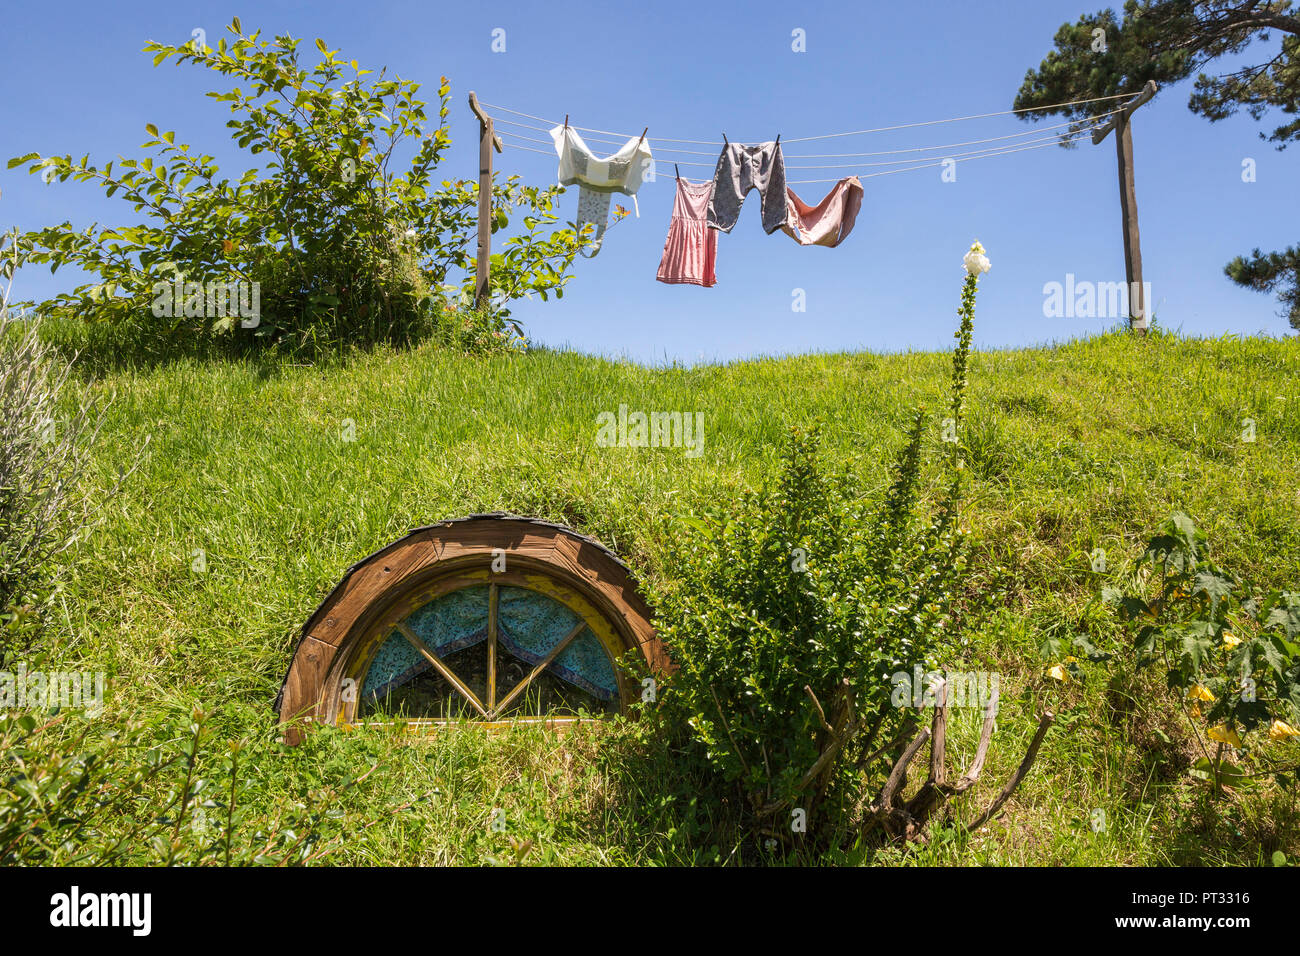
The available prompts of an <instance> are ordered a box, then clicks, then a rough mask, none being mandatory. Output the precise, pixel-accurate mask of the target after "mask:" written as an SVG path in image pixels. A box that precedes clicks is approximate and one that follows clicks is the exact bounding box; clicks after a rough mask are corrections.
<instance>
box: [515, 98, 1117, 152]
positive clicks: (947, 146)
mask: <svg viewBox="0 0 1300 956" xmlns="http://www.w3.org/2000/svg"><path fill="white" fill-rule="evenodd" d="M1123 111H1124V107H1122V106H1120V107H1117V108H1116V109H1113V110H1108V111H1106V112H1105V113H1101V114H1099V115H1097V116H1095V117H1092V118H1091V120H1089V121H1088V122H1090V123H1091V124H1093V125H1095V124H1096V123H1097V122H1099V121H1101V120H1104V119H1106V118H1107V117H1110V116H1113V115H1115V114H1116V113H1122V112H1123ZM498 122H500V123H505V124H508V125H510V126H519V127H522V128H524V129H530V130H536V131H538V132H543V133H549V132H550V130H549V129H545V128H543V127H541V126H533V125H531V124H528V123H516V122H514V121H513V120H507V119H499V118H498V117H493V123H494V124H495V123H498ZM1078 122H1079V121H1077V120H1071V121H1068V122H1065V123H1054V124H1052V125H1050V126H1036V127H1034V128H1033V129H1026V130H1021V131H1020V132H1018V133H1008V134H1006V135H1004V136H990V137H987V138H985V139H972V140H966V141H965V142H960V143H937V144H935V145H933V146H914V147H908V148H904V149H883V150H876V151H873V152H866V153H785V158H786V159H841V158H848V157H854V156H897V155H901V154H903V153H929V152H936V151H940V150H950V149H956V148H958V147H962V146H978V145H981V144H983V143H997V142H1002V141H1005V140H1011V139H1021V138H1023V137H1027V136H1035V135H1037V134H1039V133H1045V132H1048V131H1050V130H1056V129H1064V128H1066V127H1076V128H1078ZM575 128H577V127H575ZM1089 128H1091V127H1089ZM498 132H500V133H503V134H508V135H510V136H514V137H517V138H519V139H522V140H524V141H526V142H529V143H541V144H542V145H544V146H546V145H550V143H551V140H550V139H539V138H537V137H535V136H529V135H527V134H525V133H518V132H515V131H514V130H506V129H502V130H498ZM646 138H647V140H648V141H649V142H650V143H651V144H652V145H653V144H657V143H658V140H657V139H656V138H655V137H653V136H648V137H646ZM589 139H590V140H591V142H594V143H596V142H608V143H613V144H614V145H622V142H620V141H617V140H601V139H596V138H594V137H589ZM655 149H656V152H660V153H680V154H683V155H688V156H713V155H714V154H713V153H711V152H704V151H702V150H697V149H673V148H670V147H663V146H656V147H655ZM783 152H784V151H783ZM868 165H870V164H868Z"/></svg>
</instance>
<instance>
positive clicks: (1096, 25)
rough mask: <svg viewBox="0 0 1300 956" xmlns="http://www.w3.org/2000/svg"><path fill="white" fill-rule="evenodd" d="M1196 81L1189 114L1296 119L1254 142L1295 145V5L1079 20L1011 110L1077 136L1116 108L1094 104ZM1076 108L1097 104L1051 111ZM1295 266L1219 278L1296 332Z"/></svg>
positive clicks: (1217, 5) (1139, 1) (1245, 269)
mask: <svg viewBox="0 0 1300 956" xmlns="http://www.w3.org/2000/svg"><path fill="white" fill-rule="evenodd" d="M1278 36H1280V38H1281V43H1280V46H1275V45H1273V42H1274V38H1275V37H1278ZM1256 41H1259V45H1258V46H1256V45H1255V44H1256ZM1248 53H1249V54H1252V55H1250V56H1248V57H1247V59H1248V60H1250V61H1251V62H1250V63H1249V65H1246V66H1242V67H1241V68H1240V69H1237V70H1234V71H1232V72H1230V73H1226V74H1222V75H1218V76H1211V75H1208V74H1206V73H1204V72H1201V71H1202V70H1204V69H1205V68H1206V67H1207V66H1208V65H1209V64H1210V63H1211V62H1212V61H1214V60H1217V59H1219V58H1220V57H1223V56H1229V55H1239V54H1248ZM1256 53H1257V54H1258V55H1254V54H1256ZM1193 74H1196V83H1195V86H1194V88H1193V92H1192V95H1191V98H1190V100H1189V102H1188V107H1189V108H1190V109H1191V110H1192V112H1194V113H1197V114H1199V115H1201V116H1204V117H1205V118H1206V119H1208V120H1210V121H1211V122H1215V121H1218V120H1221V119H1226V118H1227V117H1229V116H1232V115H1233V114H1234V113H1236V112H1237V111H1238V110H1241V109H1244V110H1245V111H1246V112H1247V113H1249V114H1250V116H1251V117H1252V118H1254V119H1256V120H1262V119H1263V118H1264V115H1265V114H1266V113H1268V112H1269V111H1270V110H1279V111H1280V112H1281V113H1282V114H1283V115H1284V116H1286V117H1292V118H1291V119H1289V120H1288V121H1286V122H1282V123H1280V124H1279V125H1278V126H1276V127H1275V128H1274V129H1273V130H1272V131H1271V132H1269V133H1264V132H1261V133H1260V138H1261V139H1264V140H1265V141H1267V142H1271V143H1275V144H1276V145H1277V148H1278V149H1279V150H1281V149H1285V148H1286V147H1287V146H1288V145H1289V144H1291V143H1295V142H1297V141H1300V116H1298V115H1297V114H1300V15H1297V13H1296V11H1295V8H1294V6H1293V4H1292V0H1126V2H1125V4H1124V13H1123V16H1122V17H1120V16H1118V15H1117V14H1116V13H1115V11H1114V10H1109V9H1107V10H1101V11H1099V12H1097V13H1089V14H1084V15H1083V16H1081V17H1080V18H1079V20H1078V22H1076V23H1066V24H1063V25H1062V26H1061V27H1060V29H1058V30H1057V31H1056V37H1055V49H1054V50H1052V51H1051V52H1050V53H1048V54H1047V56H1046V57H1045V58H1044V59H1043V61H1042V63H1041V64H1039V66H1038V69H1037V70H1032V69H1031V70H1029V71H1028V72H1027V73H1026V75H1025V80H1024V83H1023V84H1021V87H1020V92H1019V93H1018V94H1017V95H1016V101H1015V108H1016V109H1017V110H1023V111H1024V112H1022V113H1021V114H1020V116H1021V118H1022V119H1026V120H1032V119H1038V118H1042V117H1046V116H1051V115H1064V116H1066V117H1068V118H1069V119H1071V120H1073V121H1075V122H1076V124H1077V128H1081V127H1083V126H1084V125H1086V124H1088V123H1090V122H1092V121H1094V120H1095V119H1097V118H1098V117H1100V116H1102V115H1103V114H1105V113H1106V112H1108V111H1110V110H1113V109H1114V108H1115V101H1114V100H1100V99H1099V98H1102V97H1111V96H1115V95H1118V94H1123V93H1134V94H1136V93H1137V92H1138V91H1140V90H1141V89H1142V87H1143V86H1145V85H1146V83H1147V81H1148V80H1155V81H1156V82H1157V83H1159V84H1160V85H1161V86H1167V85H1169V84H1172V83H1177V82H1178V81H1180V80H1184V79H1187V78H1188V77H1190V76H1192V75H1193ZM1078 100H1094V102H1087V103H1075V105H1072V106H1063V107H1058V106H1055V105H1054V104H1058V103H1070V102H1073V101H1078ZM1068 145H1072V144H1068ZM1296 263H1297V256H1296V252H1295V250H1293V249H1288V250H1287V251H1286V252H1284V253H1272V254H1269V255H1263V254H1261V253H1260V252H1259V250H1255V252H1254V253H1253V254H1252V259H1251V261H1250V262H1248V263H1247V262H1245V261H1244V260H1243V259H1242V258H1240V257H1238V258H1237V259H1234V260H1233V262H1231V263H1229V265H1228V266H1227V268H1226V270H1225V271H1226V272H1227V274H1228V276H1229V277H1230V278H1232V280H1233V281H1234V282H1236V283H1238V284H1239V285H1243V286H1246V287H1247V288H1251V289H1258V290H1261V291H1270V292H1271V291H1277V292H1278V294H1279V297H1280V298H1281V300H1282V302H1283V303H1284V304H1286V305H1288V306H1289V311H1288V313H1286V314H1287V315H1288V316H1289V319H1290V322H1291V326H1292V327H1293V328H1296V329H1300V308H1298V307H1297V304H1296V302H1297V297H1298V296H1300V277H1298V276H1300V273H1298V270H1297V265H1296Z"/></svg>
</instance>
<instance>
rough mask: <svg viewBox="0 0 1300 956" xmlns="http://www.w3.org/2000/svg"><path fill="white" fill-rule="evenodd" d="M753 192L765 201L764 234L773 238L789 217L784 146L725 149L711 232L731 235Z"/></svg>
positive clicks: (715, 181)
mask: <svg viewBox="0 0 1300 956" xmlns="http://www.w3.org/2000/svg"><path fill="white" fill-rule="evenodd" d="M751 189H757V190H758V194H759V196H760V197H761V198H762V201H763V208H762V212H763V231H764V232H766V233H768V234H769V235H770V234H771V233H774V232H776V231H777V230H778V229H780V228H781V226H782V225H784V224H785V216H786V198H785V158H784V157H783V156H782V155H781V144H780V143H776V142H772V143H756V144H754V145H750V146H745V145H742V144H739V143H727V144H726V145H725V146H723V147H722V155H720V156H719V157H718V168H717V169H716V170H714V173H713V198H712V199H710V200H709V226H710V228H713V229H721V230H722V231H723V232H731V227H732V226H734V225H735V224H736V220H737V219H738V218H739V217H740V206H741V203H743V202H744V201H745V194H746V193H747V192H749V191H750V190H751Z"/></svg>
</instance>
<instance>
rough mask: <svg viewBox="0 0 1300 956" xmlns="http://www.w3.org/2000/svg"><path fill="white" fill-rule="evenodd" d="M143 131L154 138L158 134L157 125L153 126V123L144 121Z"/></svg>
mask: <svg viewBox="0 0 1300 956" xmlns="http://www.w3.org/2000/svg"><path fill="white" fill-rule="evenodd" d="M144 131H145V132H146V133H148V134H149V135H150V136H153V137H155V138H157V136H158V127H157V126H154V125H153V123H145V124H144Z"/></svg>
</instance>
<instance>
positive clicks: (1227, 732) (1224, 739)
mask: <svg viewBox="0 0 1300 956" xmlns="http://www.w3.org/2000/svg"><path fill="white" fill-rule="evenodd" d="M1206 734H1207V735H1208V736H1209V738H1210V739H1211V740H1217V741H1218V742H1219V743H1221V744H1228V745H1229V746H1231V747H1240V746H1241V737H1240V736H1239V735H1238V734H1237V732H1236V731H1235V730H1233V729H1232V728H1231V727H1229V726H1228V725H1227V724H1220V725H1219V726H1218V727H1211V728H1210V729H1209V730H1207V731H1206Z"/></svg>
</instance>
